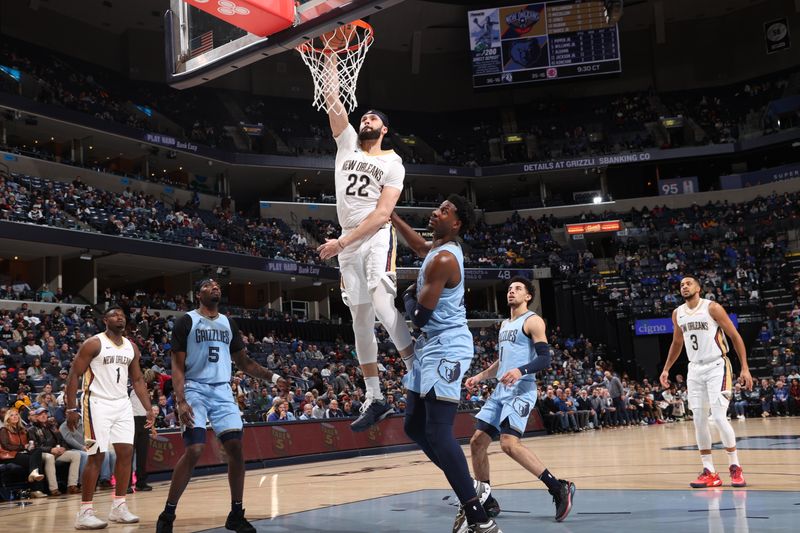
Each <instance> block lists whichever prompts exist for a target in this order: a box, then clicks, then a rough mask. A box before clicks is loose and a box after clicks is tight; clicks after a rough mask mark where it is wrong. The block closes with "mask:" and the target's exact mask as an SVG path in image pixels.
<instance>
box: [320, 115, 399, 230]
mask: <svg viewBox="0 0 800 533" xmlns="http://www.w3.org/2000/svg"><path fill="white" fill-rule="evenodd" d="M336 146H337V147H338V150H337V151H336V168H335V172H334V176H335V178H334V180H335V184H336V214H337V215H338V217H339V225H341V226H342V228H343V229H345V230H348V229H353V228H355V227H356V226H358V224H359V223H360V222H361V221H362V220H364V219H365V218H367V215H369V214H370V213H372V212H373V211H374V210H375V208H376V207H377V205H378V198H380V196H381V191H383V188H384V187H394V188H395V189H399V190H401V191H402V190H403V180H404V179H405V175H406V170H405V168H404V167H403V160H402V159H401V158H400V156H399V155H397V154H396V153H395V152H394V151H393V150H392V151H387V152H385V153H382V154H381V155H374V156H373V155H368V154H367V153H365V152H363V151H362V150H361V147H360V145H359V142H358V133H357V132H356V130H355V128H353V126H351V125H349V124H348V125H347V127H346V128H345V129H344V131H343V132H342V133H341V134H340V135H339V136H338V137H336Z"/></svg>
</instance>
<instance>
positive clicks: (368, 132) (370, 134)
mask: <svg viewBox="0 0 800 533" xmlns="http://www.w3.org/2000/svg"><path fill="white" fill-rule="evenodd" d="M380 138H381V130H374V129H372V128H362V129H361V131H359V132H358V140H359V141H374V140H376V139H380Z"/></svg>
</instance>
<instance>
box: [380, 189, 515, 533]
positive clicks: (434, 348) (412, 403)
mask: <svg viewBox="0 0 800 533" xmlns="http://www.w3.org/2000/svg"><path fill="white" fill-rule="evenodd" d="M474 221H475V212H474V210H473V209H472V206H471V205H470V204H469V202H467V200H466V199H465V198H463V197H461V196H458V195H455V194H454V195H451V196H450V197H449V198H448V199H447V200H445V201H444V202H443V203H442V205H440V206H439V208H438V209H436V210H435V211H434V212H433V214H432V215H431V218H430V222H429V227H430V228H431V230H433V241H432V242H426V241H425V239H423V238H422V236H421V235H420V234H419V233H417V232H416V231H414V230H413V229H411V227H410V226H409V225H408V224H406V223H405V222H404V221H403V220H402V219H400V217H398V216H397V215H396V214H392V222H393V223H394V224H395V226H396V227H397V229H398V231H399V232H400V234H401V235H402V236H403V238H404V239H405V241H406V243H408V246H409V247H410V248H411V249H412V250H413V251H414V252H415V253H416V254H417V255H418V256H419V257H421V258H424V261H423V262H422V266H421V267H420V269H419V274H418V275H417V283H416V284H415V285H412V286H411V287H409V288H408V290H406V292H405V293H404V294H403V301H404V303H405V308H406V313H407V314H408V316H409V317H410V318H411V321H412V322H413V323H414V325H415V326H416V327H418V328H420V329H421V330H422V336H421V337H420V338H419V339H418V340H417V344H416V346H415V352H416V355H415V358H414V360H413V364H412V365H411V368H410V369H409V372H408V374H406V376H405V377H404V378H403V384H404V385H405V386H406V389H407V390H408V401H407V406H406V418H405V426H404V429H405V432H406V434H407V435H408V436H409V437H410V438H411V439H412V440H413V441H414V442H416V443H417V444H418V445H419V447H420V448H422V451H423V452H425V455H427V456H428V458H429V459H430V460H431V461H432V462H433V464H435V465H436V466H438V467H439V468H440V469H441V470H442V472H444V475H445V477H446V478H447V482H448V483H449V484H450V486H451V487H452V488H453V490H454V491H455V493H456V496H458V500H459V502H460V503H461V505H460V506H459V510H458V514H457V516H456V521H455V524H454V525H453V533H464V532H467V531H468V532H470V533H479V532H480V533H500V528H499V527H498V526H497V524H496V523H495V522H494V520H492V519H490V518H489V517H488V516H487V514H486V511H485V510H484V508H483V505H482V504H483V503H484V501H485V498H487V497H488V496H489V487H488V486H485V485H484V484H483V483H474V484H473V480H472V478H471V477H470V475H469V468H468V467H467V460H466V458H465V457H464V451H463V450H462V449H461V446H459V444H458V441H456V439H455V437H454V436H453V422H454V420H455V416H456V411H457V409H458V402H459V400H460V398H461V380H462V378H463V376H464V374H465V373H466V371H467V370H468V369H469V366H470V363H471V362H472V357H473V356H474V354H475V350H474V347H473V344H472V334H471V333H470V331H469V328H468V327H467V311H466V308H465V307H464V254H463V252H462V250H461V245H460V244H459V242H458V237H459V235H463V233H464V232H466V231H467V229H469V227H470V226H471V225H472V224H473V223H474ZM479 495H480V496H479Z"/></svg>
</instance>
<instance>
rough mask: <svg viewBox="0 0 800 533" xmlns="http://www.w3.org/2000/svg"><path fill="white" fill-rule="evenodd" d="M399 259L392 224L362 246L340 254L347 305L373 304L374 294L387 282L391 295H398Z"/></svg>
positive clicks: (344, 296) (344, 295) (343, 295)
mask: <svg viewBox="0 0 800 533" xmlns="http://www.w3.org/2000/svg"><path fill="white" fill-rule="evenodd" d="M342 235H343V236H344V235H347V232H346V231H345V232H344V233H343V234H342ZM396 260H397V235H396V233H395V230H394V226H392V225H391V224H386V225H385V226H383V227H382V228H381V229H379V230H378V231H377V232H376V233H375V235H373V236H372V237H370V238H369V239H366V240H364V241H362V243H361V244H360V245H358V246H353V247H348V248H347V249H345V250H343V251H342V253H340V254H339V272H340V275H341V289H342V300H343V301H344V303H345V305H347V306H351V305H360V304H366V303H371V302H372V291H373V290H375V288H376V287H377V286H378V284H380V283H386V287H387V288H388V289H389V292H390V293H391V294H394V295H397V274H396V272H395V263H396Z"/></svg>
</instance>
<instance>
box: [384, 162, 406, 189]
mask: <svg viewBox="0 0 800 533" xmlns="http://www.w3.org/2000/svg"><path fill="white" fill-rule="evenodd" d="M405 178H406V168H405V167H404V166H403V161H402V160H401V159H400V156H398V159H397V161H395V162H393V163H392V164H391V166H390V167H389V171H388V172H387V173H386V180H385V181H384V183H383V184H384V186H386V187H394V188H395V189H400V190H401V191H402V190H403V181H404V180H405Z"/></svg>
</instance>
